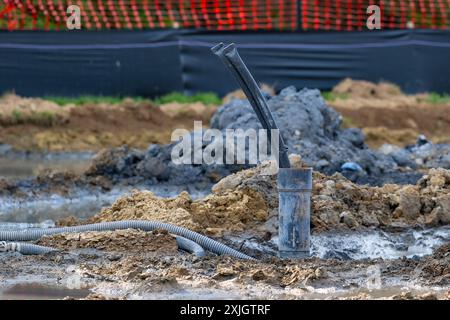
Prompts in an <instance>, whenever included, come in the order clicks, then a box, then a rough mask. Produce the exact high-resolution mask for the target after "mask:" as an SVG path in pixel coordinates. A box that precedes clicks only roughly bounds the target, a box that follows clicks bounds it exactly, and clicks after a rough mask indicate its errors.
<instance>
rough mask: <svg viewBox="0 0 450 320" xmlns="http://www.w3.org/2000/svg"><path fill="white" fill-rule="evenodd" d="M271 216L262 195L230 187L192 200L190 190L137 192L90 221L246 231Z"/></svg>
mask: <svg viewBox="0 0 450 320" xmlns="http://www.w3.org/2000/svg"><path fill="white" fill-rule="evenodd" d="M266 218H267V207H266V205H265V202H264V200H263V198H262V197H261V195H260V194H259V193H257V192H255V191H253V190H245V189H240V190H234V191H232V190H228V191H227V192H224V193H223V194H219V195H210V196H208V197H206V198H204V199H201V200H192V199H191V198H190V197H189V195H188V193H186V192H182V193H181V194H180V195H179V196H178V197H176V198H172V199H165V198H159V197H156V196H155V195H154V194H153V193H152V192H148V191H144V192H135V193H133V194H132V195H131V196H127V197H123V198H120V199H119V200H117V201H116V202H115V203H114V204H113V205H112V206H111V207H109V208H106V209H103V210H102V211H101V212H100V213H99V214H97V215H96V216H94V217H93V218H91V219H90V220H89V222H92V223H95V222H103V221H116V220H129V219H143V220H157V221H161V222H166V223H172V224H175V225H178V226H182V227H186V228H188V229H191V230H195V231H200V232H204V233H207V234H213V235H219V234H221V233H222V232H224V231H242V230H244V229H245V228H249V227H252V226H255V225H258V224H260V223H261V222H263V221H265V220H266Z"/></svg>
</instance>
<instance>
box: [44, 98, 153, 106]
mask: <svg viewBox="0 0 450 320" xmlns="http://www.w3.org/2000/svg"><path fill="white" fill-rule="evenodd" d="M43 99H44V100H48V101H53V102H55V103H56V104H58V105H60V106H65V105H68V104H75V105H77V106H82V105H85V104H99V103H104V104H120V103H122V102H123V100H124V99H131V100H133V101H135V102H144V101H150V100H149V99H146V98H143V97H130V98H128V97H114V96H79V97H57V96H46V97H43Z"/></svg>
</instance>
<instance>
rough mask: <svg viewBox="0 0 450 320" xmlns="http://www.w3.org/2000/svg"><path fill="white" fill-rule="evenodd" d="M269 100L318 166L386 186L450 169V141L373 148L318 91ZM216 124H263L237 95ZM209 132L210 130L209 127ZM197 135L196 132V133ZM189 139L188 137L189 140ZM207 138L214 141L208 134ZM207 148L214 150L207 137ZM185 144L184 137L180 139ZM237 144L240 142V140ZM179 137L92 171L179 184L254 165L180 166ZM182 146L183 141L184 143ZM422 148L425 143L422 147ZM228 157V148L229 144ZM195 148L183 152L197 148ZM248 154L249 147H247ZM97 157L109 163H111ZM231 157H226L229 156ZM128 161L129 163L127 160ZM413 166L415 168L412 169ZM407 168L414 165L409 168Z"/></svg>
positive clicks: (293, 141)
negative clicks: (392, 148)
mask: <svg viewBox="0 0 450 320" xmlns="http://www.w3.org/2000/svg"><path fill="white" fill-rule="evenodd" d="M268 105H269V107H270V109H271V110H272V112H273V114H274V118H275V120H276V121H277V124H278V126H279V128H280V132H281V135H282V136H283V140H284V141H285V143H286V145H287V147H288V148H289V151H290V152H292V153H299V154H301V155H302V157H303V159H304V161H305V163H307V164H308V165H309V166H312V167H314V169H316V170H317V171H320V172H322V173H325V174H328V175H331V174H333V173H335V172H342V174H344V175H345V176H346V177H348V178H350V179H351V180H352V181H355V182H358V183H370V184H372V185H382V184H385V183H387V182H395V183H400V184H408V183H415V182H416V181H417V180H418V179H419V178H420V176H421V172H420V171H418V170H419V169H422V168H434V167H443V168H450V155H448V154H449V153H450V145H432V144H429V145H427V146H426V147H424V148H410V149H408V150H406V149H404V150H399V152H395V153H393V154H391V153H388V152H381V151H377V150H372V149H370V148H368V147H367V145H366V144H365V142H364V134H363V132H362V131H361V130H360V129H358V128H350V129H344V128H342V116H341V115H340V114H339V113H338V112H336V111H335V110H333V109H332V108H330V107H329V106H328V105H327V104H326V103H325V101H324V99H323V98H322V97H321V95H320V92H319V91H318V90H309V89H303V90H300V91H298V90H297V89H296V88H294V87H287V88H285V89H283V90H282V91H281V92H280V93H279V94H278V95H276V96H273V97H270V98H269V100H268ZM210 127H211V128H213V129H218V130H220V131H221V132H222V134H223V136H224V137H225V139H226V132H227V130H229V129H243V130H247V129H255V130H258V129H261V124H260V122H259V120H258V119H257V117H256V115H255V113H254V111H253V109H252V107H251V106H250V104H249V103H248V101H246V100H239V99H233V100H231V101H230V102H229V103H228V104H225V105H224V106H221V107H220V108H219V109H218V110H217V112H216V113H215V114H214V116H213V117H212V118H211V123H210ZM203 134H205V131H203ZM191 135H192V133H191ZM183 140H184V139H183ZM205 140H208V139H207V138H206V137H205ZM204 142H205V143H203V145H202V148H203V149H202V150H201V152H208V151H207V149H206V148H207V146H209V144H208V143H207V141H204ZM179 143H181V144H182V146H184V144H183V143H184V141H181V142H179ZM235 143H236V142H235ZM177 144H178V142H174V143H171V144H167V145H152V146H151V147H149V148H148V149H147V150H146V151H145V152H140V153H137V152H136V150H127V151H126V152H125V153H124V154H123V155H122V156H119V157H117V156H115V155H117V154H120V153H122V151H120V150H119V151H117V152H116V150H111V151H109V152H106V153H104V154H103V155H102V157H99V158H98V159H97V160H95V161H94V162H93V165H92V168H91V170H90V175H92V176H99V175H100V176H102V175H106V176H108V177H115V178H127V177H140V178H145V179H148V180H151V179H154V180H156V181H157V182H159V183H160V182H167V183H170V184H174V185H189V184H193V183H208V182H209V183H211V182H217V181H218V179H220V178H222V177H225V176H227V175H229V174H230V173H232V172H236V171H238V170H241V169H242V168H248V167H250V165H217V164H214V165H207V164H204V163H203V164H200V165H178V164H176V163H174V161H172V150H173V148H174V146H176V145H177ZM178 147H179V146H178ZM418 147H420V146H418ZM223 149H224V150H223V153H222V154H223V155H224V157H225V156H226V154H227V150H226V148H225V147H223ZM194 150H195V149H194V148H191V149H190V150H184V148H183V152H186V153H188V155H189V153H190V155H191V156H192V153H193V152H194ZM246 156H247V157H248V152H246ZM109 158H111V159H109ZM97 162H101V163H109V164H110V165H108V166H102V165H100V166H99V165H97ZM223 162H224V163H225V162H226V159H224V161H223ZM349 162H354V163H356V164H358V166H356V168H357V169H355V170H357V171H358V170H359V169H361V170H359V172H358V173H357V174H355V173H354V172H353V171H355V170H347V169H346V168H348V166H347V167H346V166H344V167H343V165H344V164H348V163H349ZM124 163H127V165H126V166H124V165H123V164H124ZM408 168H410V169H411V170H409V169H408ZM403 169H408V170H409V171H408V170H406V171H408V172H406V171H405V170H403Z"/></svg>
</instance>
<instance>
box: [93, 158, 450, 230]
mask: <svg viewBox="0 0 450 320" xmlns="http://www.w3.org/2000/svg"><path fill="white" fill-rule="evenodd" d="M291 158H292V157H291ZM273 168H274V166H273V163H271V162H267V163H265V164H263V165H261V166H258V167H256V168H252V169H248V170H243V171H240V172H238V173H235V174H232V175H230V176H227V177H225V178H224V179H222V180H221V181H220V182H218V183H217V184H216V185H215V186H214V187H213V194H211V195H209V196H208V197H206V198H204V199H200V200H192V199H191V198H190V197H189V195H188V194H187V193H182V194H180V195H179V196H178V197H177V198H174V199H162V198H158V197H155V196H154V195H153V194H152V193H151V192H136V193H134V194H133V195H131V196H127V197H124V198H121V199H119V200H117V201H116V202H115V203H114V204H113V205H112V206H111V207H110V208H106V209H104V210H103V211H102V212H101V213H100V214H98V215H96V216H95V217H94V218H92V219H91V222H99V221H113V220H125V219H149V220H160V221H164V222H169V223H174V224H178V225H181V226H184V227H187V228H191V229H193V230H196V231H202V232H205V231H206V232H207V233H210V234H220V233H222V232H223V231H242V230H245V229H247V230H248V229H252V230H258V231H264V232H267V231H269V232H275V230H276V226H277V221H276V219H277V210H278V191H277V188H276V175H274V174H273ZM312 206H313V208H312V225H313V228H314V229H316V230H333V229H349V228H350V229H358V228H364V227H381V228H403V227H410V226H414V225H426V226H437V225H445V224H450V170H445V169H431V170H429V172H428V174H426V175H425V176H424V177H423V178H422V179H420V180H419V181H418V183H417V184H416V185H406V186H402V185H395V184H387V185H384V186H382V187H370V186H361V185H356V184H354V183H352V182H351V181H349V180H347V179H346V178H345V177H343V176H342V175H340V174H334V175H332V176H326V175H324V174H321V173H318V172H315V173H314V191H313V197H312Z"/></svg>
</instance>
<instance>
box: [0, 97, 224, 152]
mask: <svg viewBox="0 0 450 320" xmlns="http://www.w3.org/2000/svg"><path fill="white" fill-rule="evenodd" d="M214 112H215V107H213V106H205V105H203V104H200V103H194V104H176V103H172V104H167V105H161V106H156V105H154V104H152V103H150V102H145V101H133V100H131V99H125V100H124V101H123V102H122V103H120V104H117V105H108V104H105V103H100V104H85V105H82V106H75V105H67V106H64V107H61V106H58V105H57V104H55V103H53V102H50V101H45V100H42V99H34V98H33V99H29V98H21V97H18V96H15V95H6V96H4V97H2V98H1V99H0V136H1V139H0V143H6V144H10V145H12V146H13V147H14V148H15V149H17V150H37V151H86V150H99V149H102V148H105V147H119V146H122V145H124V144H127V145H129V146H131V147H134V148H139V149H145V148H147V147H148V145H149V144H152V143H168V142H170V137H171V134H172V131H173V130H174V129H176V128H185V129H191V128H192V127H193V121H194V120H202V121H203V122H204V123H205V124H207V123H208V122H209V119H210V117H211V116H212V114H213V113H214Z"/></svg>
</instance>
